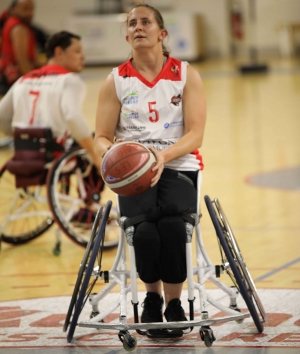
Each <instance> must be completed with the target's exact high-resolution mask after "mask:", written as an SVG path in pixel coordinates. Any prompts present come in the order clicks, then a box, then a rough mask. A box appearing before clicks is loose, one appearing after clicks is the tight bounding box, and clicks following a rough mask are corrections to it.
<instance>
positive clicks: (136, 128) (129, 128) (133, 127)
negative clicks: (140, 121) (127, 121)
mask: <svg viewBox="0 0 300 354" xmlns="http://www.w3.org/2000/svg"><path fill="white" fill-rule="evenodd" d="M123 130H125V131H130V132H133V131H135V132H141V131H143V130H146V127H145V126H142V125H127V126H126V127H123Z"/></svg>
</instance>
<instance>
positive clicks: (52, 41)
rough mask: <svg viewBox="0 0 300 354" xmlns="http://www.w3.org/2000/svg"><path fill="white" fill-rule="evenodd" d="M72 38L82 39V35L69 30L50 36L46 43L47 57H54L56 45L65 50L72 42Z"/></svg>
mask: <svg viewBox="0 0 300 354" xmlns="http://www.w3.org/2000/svg"><path fill="white" fill-rule="evenodd" d="M72 38H74V39H78V40H80V36H77V35H76V34H73V33H70V32H67V31H61V32H57V33H55V34H53V35H52V36H51V37H49V38H48V40H47V42H46V45H45V51H46V55H47V58H48V59H51V58H53V57H54V50H55V48H56V47H61V48H62V49H63V50H65V49H67V48H68V47H69V46H70V45H71V44H72Z"/></svg>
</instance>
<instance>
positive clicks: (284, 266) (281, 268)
mask: <svg viewBox="0 0 300 354" xmlns="http://www.w3.org/2000/svg"><path fill="white" fill-rule="evenodd" d="M298 262H300V257H299V258H296V259H294V260H293V261H291V262H288V263H286V264H284V265H282V266H281V267H279V268H276V269H274V270H271V271H270V272H268V273H266V274H263V275H261V276H260V277H258V278H256V279H254V281H259V280H263V279H266V278H268V277H270V276H272V275H274V274H276V273H279V272H281V271H282V270H284V269H287V268H289V267H290V266H292V265H294V264H296V263H298Z"/></svg>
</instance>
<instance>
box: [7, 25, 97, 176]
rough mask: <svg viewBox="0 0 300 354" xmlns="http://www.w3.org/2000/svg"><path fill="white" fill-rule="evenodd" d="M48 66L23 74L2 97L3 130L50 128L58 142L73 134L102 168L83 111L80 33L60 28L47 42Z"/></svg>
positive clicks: (9, 131) (73, 137) (63, 144)
mask: <svg viewBox="0 0 300 354" xmlns="http://www.w3.org/2000/svg"><path fill="white" fill-rule="evenodd" d="M46 54H47V57H48V62H47V64H46V65H45V66H43V67H41V68H39V69H36V70H33V71H30V72H29V73H27V74H25V75H23V76H21V78H19V79H18V80H17V81H16V82H15V83H14V84H13V86H12V87H11V88H10V90H9V91H8V92H7V94H6V95H5V96H4V97H3V98H2V100H1V101H0V131H2V132H3V133H5V134H6V135H12V134H13V129H14V128H15V127H18V128H27V127H31V126H32V127H48V128H51V130H52V133H53V136H54V138H55V140H56V142H57V143H59V144H60V145H62V146H67V145H70V138H71V139H75V140H76V142H77V143H78V144H79V145H80V146H81V147H83V148H84V149H86V151H87V152H88V153H89V154H90V155H91V157H92V158H93V161H94V165H95V166H96V167H97V169H98V171H100V158H99V157H98V156H97V155H96V154H95V152H94V143H93V138H92V133H91V130H90V128H89V126H88V124H87V122H86V120H85V118H84V116H83V114H82V103H83V100H84V96H85V85H84V83H83V81H82V79H81V78H80V77H79V75H78V73H79V72H81V70H82V69H83V67H84V54H83V50H82V45H81V40H80V37H79V36H77V35H75V34H72V33H70V32H66V31H61V32H58V33H55V34H53V35H52V36H51V37H50V38H49V39H48V41H47V43H46Z"/></svg>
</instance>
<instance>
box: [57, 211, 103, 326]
mask: <svg viewBox="0 0 300 354" xmlns="http://www.w3.org/2000/svg"><path fill="white" fill-rule="evenodd" d="M102 212H103V207H100V209H99V210H98V212H97V215H96V218H95V221H94V224H93V228H92V233H91V238H90V240H89V242H88V244H87V246H86V250H85V252H84V255H83V258H82V261H81V263H80V267H79V270H78V276H77V280H76V284H75V287H74V291H73V294H72V298H71V302H70V305H69V309H68V312H67V316H66V319H65V323H64V327H63V331H64V332H66V331H67V329H68V327H69V324H70V319H71V316H72V313H73V310H74V306H75V303H76V300H77V297H78V293H79V290H80V286H81V283H82V279H83V276H84V274H85V271H86V268H87V264H88V262H89V258H90V256H91V252H92V249H93V246H94V241H95V238H96V235H97V231H98V228H99V223H100V221H101V218H102Z"/></svg>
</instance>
